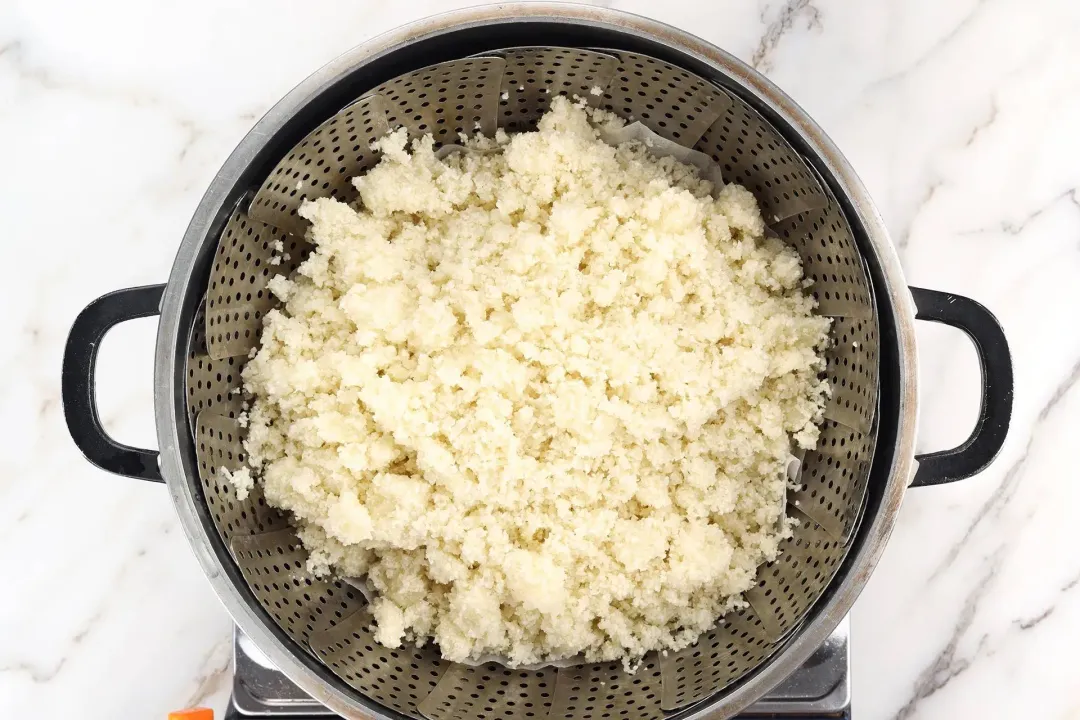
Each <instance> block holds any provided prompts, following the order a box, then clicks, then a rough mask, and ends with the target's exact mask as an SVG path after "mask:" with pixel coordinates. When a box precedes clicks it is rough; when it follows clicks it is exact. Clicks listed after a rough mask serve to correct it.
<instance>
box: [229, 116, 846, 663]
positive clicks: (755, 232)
mask: <svg viewBox="0 0 1080 720" xmlns="http://www.w3.org/2000/svg"><path fill="white" fill-rule="evenodd" d="M621 124H622V121H621V120H618V119H617V118H615V117H614V116H611V115H607V114H603V113H599V112H597V111H587V110H586V109H584V108H583V107H582V106H580V105H574V104H572V103H571V102H570V101H568V100H566V99H564V98H554V99H553V101H552V105H551V110H550V111H549V112H548V114H546V115H545V116H544V117H543V119H542V120H541V122H540V127H539V130H538V131H537V132H529V133H523V134H519V135H514V136H510V137H508V136H506V135H505V134H502V133H500V134H499V135H498V136H497V137H496V138H495V139H494V140H491V139H484V138H480V137H477V138H474V139H471V140H468V141H467V142H466V148H465V150H464V151H462V152H458V153H455V154H451V155H449V156H448V157H446V158H444V159H441V160H440V159H437V158H436V155H435V153H434V152H433V149H432V141H431V138H430V137H427V138H423V139H420V140H418V141H416V142H415V143H413V144H412V146H411V148H407V144H406V137H405V131H404V130H399V131H397V132H395V133H393V134H391V135H389V136H387V137H385V138H384V139H382V140H381V141H380V142H379V145H380V146H381V149H382V151H383V158H382V160H381V162H380V163H379V164H378V166H376V167H375V168H373V169H372V170H371V171H370V172H368V173H367V174H366V175H364V176H363V177H358V178H356V179H355V180H354V181H353V182H354V183H355V185H356V187H357V188H358V190H359V191H360V197H361V203H360V204H359V206H360V209H355V208H353V207H350V206H348V205H345V204H343V203H340V202H337V201H335V200H332V199H321V200H316V201H314V202H309V203H306V204H305V205H304V206H303V208H302V209H301V215H303V217H305V218H307V219H308V220H310V221H311V223H312V227H311V230H310V239H311V240H312V241H313V242H314V243H315V250H314V252H313V253H312V255H311V256H310V258H309V259H307V260H306V261H305V262H304V263H303V265H301V266H300V268H299V270H298V271H297V274H296V276H295V277H294V278H291V279H285V278H277V279H275V280H274V281H273V282H272V283H271V289H272V291H273V292H274V293H275V295H277V296H278V297H279V298H280V299H281V300H283V301H284V304H283V307H282V309H281V310H280V311H272V312H270V313H268V314H267V316H266V322H265V328H264V330H263V334H262V342H261V347H260V349H259V350H258V353H257V354H256V355H255V356H254V358H253V359H251V360H250V362H249V363H248V365H247V367H246V369H245V370H244V380H245V391H246V392H247V393H249V394H250V395H251V396H252V397H253V403H252V406H251V409H250V412H249V414H248V417H247V418H246V420H247V422H248V437H247V439H246V447H247V450H248V453H249V462H250V464H251V468H252V470H251V474H250V475H248V474H247V473H245V472H243V471H241V472H240V473H239V474H238V476H237V477H238V479H239V482H238V483H237V484H238V489H239V490H240V491H242V492H243V491H244V488H246V487H247V486H249V485H250V482H251V478H252V477H254V479H255V482H257V483H258V484H260V485H261V486H262V488H263V490H264V492H265V495H266V499H267V501H268V502H269V503H270V504H272V505H274V506H276V507H279V508H282V509H284V510H287V511H289V512H291V513H292V514H293V516H294V519H295V522H296V524H297V525H298V527H299V528H300V536H301V538H302V540H303V542H304V543H305V545H306V546H307V547H308V548H309V549H310V550H311V558H312V559H311V563H312V568H313V569H315V570H316V571H317V572H323V573H325V572H333V573H335V574H338V575H344V576H348V577H363V576H366V578H367V581H368V582H369V583H370V585H371V587H372V589H373V590H374V593H375V595H376V597H375V599H374V602H373V605H372V612H373V614H374V617H375V621H376V626H377V635H376V637H377V639H378V641H379V642H380V643H382V644H384V645H386V646H388V647H397V646H399V645H401V643H403V642H415V643H423V642H425V641H426V640H427V639H429V638H434V640H435V641H436V642H437V643H438V645H439V648H440V650H441V653H442V655H443V656H444V657H446V658H447V659H449V660H454V661H475V660H476V659H477V658H480V657H482V656H489V655H497V656H500V657H503V658H506V659H508V661H509V662H510V663H512V664H515V665H520V664H530V663H536V662H545V661H552V660H557V659H562V658H567V657H572V656H577V655H579V654H580V655H583V656H584V657H585V658H586V659H587V660H589V661H602V660H612V659H617V658H622V659H624V660H626V661H628V662H632V661H634V660H635V659H637V658H640V657H641V656H642V655H643V654H645V653H646V652H647V651H649V650H654V649H665V648H666V649H678V648H681V647H685V646H686V645H688V644H690V643H692V642H693V641H694V640H695V639H696V638H697V637H698V635H699V634H700V633H702V632H703V631H704V630H706V629H708V628H709V627H711V626H712V625H713V624H714V623H715V621H716V619H717V618H718V617H719V616H721V615H723V614H724V613H726V612H728V611H730V610H732V609H733V608H737V607H739V606H740V605H741V603H742V600H741V599H740V595H741V593H743V592H744V591H746V590H747V589H749V588H750V587H751V585H752V584H753V582H754V577H755V573H756V570H757V568H758V566H759V565H761V564H762V563H763V562H766V561H768V560H771V559H773V558H774V557H775V556H776V554H777V545H778V543H779V541H780V540H781V539H782V538H783V537H784V536H785V535H786V534H787V533H788V532H789V529H788V524H787V523H786V522H785V518H784V501H785V493H786V486H787V478H786V474H785V470H786V466H787V464H788V462H789V460H790V459H791V456H792V452H793V451H794V449H795V446H796V445H798V446H801V447H812V446H813V445H814V443H815V441H816V439H817V433H818V431H817V427H816V423H818V422H819V421H820V419H821V414H822V407H823V401H824V397H825V395H826V393H827V387H826V384H825V383H824V381H822V380H820V379H819V372H820V371H821V369H822V367H823V363H822V358H821V355H820V351H821V349H822V348H824V346H825V343H826V339H827V332H828V328H829V324H828V323H829V321H828V320H827V319H825V318H822V317H817V316H814V315H812V310H813V308H814V303H813V300H812V299H811V298H810V297H808V296H807V295H806V294H805V293H804V292H803V288H804V283H803V279H802V269H801V266H800V262H799V258H798V256H797V255H796V254H795V252H794V251H792V250H791V249H790V248H787V247H786V246H784V245H783V244H782V243H781V242H780V241H778V240H774V239H767V238H765V237H764V230H765V226H764V223H763V221H762V218H761V213H760V211H759V209H758V207H757V204H756V202H755V200H754V198H753V196H752V195H751V194H750V193H749V192H748V191H747V190H745V189H744V188H742V187H739V186H737V185H727V186H725V187H723V188H721V189H719V190H717V191H715V193H714V188H713V186H712V185H711V184H710V183H709V182H707V181H705V180H702V179H700V178H699V176H698V174H697V171H696V170H695V169H693V168H690V167H688V166H685V165H681V164H679V163H678V162H676V161H674V160H672V159H671V158H658V157H656V156H654V155H652V154H650V151H649V149H648V148H647V147H645V146H644V145H643V144H641V143H628V144H625V145H622V146H619V147H612V146H610V145H607V144H605V143H604V142H602V141H601V140H600V138H599V135H598V131H597V130H596V129H595V127H596V125H607V126H608V127H609V128H610V127H614V126H618V125H621Z"/></svg>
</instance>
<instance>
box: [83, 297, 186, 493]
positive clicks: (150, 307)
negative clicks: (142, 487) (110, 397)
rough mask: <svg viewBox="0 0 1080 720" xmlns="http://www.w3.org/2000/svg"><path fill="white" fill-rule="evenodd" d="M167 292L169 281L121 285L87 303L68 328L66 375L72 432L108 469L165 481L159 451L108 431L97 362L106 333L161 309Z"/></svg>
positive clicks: (89, 457)
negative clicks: (100, 399)
mask: <svg viewBox="0 0 1080 720" xmlns="http://www.w3.org/2000/svg"><path fill="white" fill-rule="evenodd" d="M164 292H165V286H164V285H145V286H143V287H136V288H128V289H127V290H117V291H116V292H112V293H109V294H108V295H102V296H101V297H99V298H98V299H97V300H95V301H94V302H92V303H90V304H89V305H87V306H86V307H85V308H83V311H82V312H81V313H79V316H78V317H77V318H75V322H74V323H73V324H72V326H71V332H69V333H68V339H67V345H66V346H65V347H64V366H63V371H62V379H61V396H62V397H63V402H64V418H65V419H66V420H67V426H68V432H69V433H71V439H72V440H74V441H75V444H76V445H78V446H79V449H80V450H82V453H83V455H85V456H86V459H87V460H89V461H90V462H92V463H93V464H94V465H97V466H98V467H99V468H101V469H102V470H108V471H109V472H112V473H116V474H117V475H127V476H128V477H133V478H141V479H143V480H153V481H154V482H163V480H162V477H161V470H160V469H158V453H157V451H156V450H141V449H139V448H133V447H130V446H128V445H124V444H122V443H118V442H116V441H115V440H113V439H112V438H111V437H109V436H108V435H107V434H106V433H105V428H104V427H102V425H101V418H100V417H98V409H97V393H96V388H95V382H94V366H95V365H96V364H97V353H98V348H99V347H100V346H101V339H102V338H103V337H105V333H107V332H108V331H109V330H110V329H112V328H113V327H114V326H116V325H119V324H120V323H122V322H125V321H127V320H136V319H138V318H144V317H150V316H151V315H157V314H159V312H160V311H159V310H158V304H159V303H160V302H161V295H162V293H164Z"/></svg>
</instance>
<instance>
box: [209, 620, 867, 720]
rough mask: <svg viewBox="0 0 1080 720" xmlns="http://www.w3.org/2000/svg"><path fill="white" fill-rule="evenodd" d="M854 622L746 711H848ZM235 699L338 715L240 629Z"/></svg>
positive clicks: (530, 709)
mask: <svg viewBox="0 0 1080 720" xmlns="http://www.w3.org/2000/svg"><path fill="white" fill-rule="evenodd" d="M849 626H850V623H849V621H848V620H847V619H844V620H843V621H842V622H841V623H840V625H839V626H837V628H836V630H835V631H834V632H833V633H832V635H830V636H829V637H828V638H827V639H826V640H825V642H824V643H822V645H821V647H820V648H818V649H817V651H815V652H814V654H813V655H811V656H810V658H809V659H808V660H807V661H806V664H805V665H803V666H802V667H800V668H798V669H797V670H796V671H795V672H794V673H792V674H791V676H790V677H788V678H786V679H785V680H784V681H783V682H781V683H780V684H779V685H777V686H776V687H775V688H774V689H772V690H771V691H770V692H769V693H768V694H767V695H766V696H765V697H763V698H762V699H761V700H759V701H758V702H756V703H754V704H753V705H752V706H750V707H749V708H747V709H746V711H745V712H743V713H742V716H744V717H769V716H772V717H791V718H804V720H805V719H808V718H818V717H820V718H826V717H837V716H841V715H842V714H843V713H845V712H846V711H847V710H848V709H849V708H850V705H851V674H850V659H849V650H848V648H849ZM500 682H501V681H500ZM500 687H501V686H500ZM540 690H541V691H542V690H543V689H542V688H541V689H540ZM666 690H667V688H665V691H666ZM585 697H589V696H585ZM517 701H518V714H517V715H516V717H519V718H530V717H535V716H536V715H537V714H538V712H539V711H541V710H542V709H543V708H545V707H550V703H551V700H550V699H548V698H547V697H544V696H543V695H542V694H537V695H536V696H535V697H534V696H531V695H528V694H527V693H526V697H522V696H521V695H520V693H519V697H518V698H517ZM229 702H230V705H231V706H232V708H233V709H235V710H236V711H238V712H241V713H243V714H244V715H248V716H255V717H278V718H281V719H282V720H285V719H286V718H290V717H291V718H297V717H299V716H306V717H311V718H316V717H326V716H330V715H332V711H331V710H329V709H328V708H327V707H326V706H325V705H322V704H321V703H318V702H315V701H314V700H312V699H311V698H310V697H309V696H307V695H306V694H305V693H304V691H303V690H301V689H300V688H299V687H297V686H296V685H295V684H294V683H293V682H291V681H290V680H289V679H288V678H287V677H286V676H285V674H284V673H282V672H281V671H280V670H278V669H277V668H275V667H274V666H273V665H272V664H271V663H270V661H269V660H267V659H266V656H265V655H263V653H262V652H261V651H260V650H259V649H258V648H257V647H255V646H254V643H252V642H251V640H250V639H248V638H247V637H244V635H243V633H241V632H240V631H239V630H236V631H235V632H234V633H233V680H232V697H231V698H230V701H229ZM530 713H531V714H530Z"/></svg>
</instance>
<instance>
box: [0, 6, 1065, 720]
mask: <svg viewBox="0 0 1080 720" xmlns="http://www.w3.org/2000/svg"><path fill="white" fill-rule="evenodd" d="M601 2H602V3H603V4H605V5H611V6H614V7H617V8H620V9H626V10H631V11H635V12H639V13H642V14H647V15H651V16H653V17H656V18H658V19H661V20H664V21H667V22H669V23H672V24H675V25H678V26H681V27H684V28H687V29H689V30H691V31H693V32H695V33H697V34H699V35H701V36H703V37H704V38H706V39H707V40H710V41H712V42H714V43H716V44H718V45H720V46H721V47H724V48H726V49H727V50H730V51H731V52H733V53H735V54H736V55H738V56H739V57H741V58H744V59H746V60H748V61H750V62H752V63H753V64H754V65H755V66H756V67H757V68H759V69H760V70H762V71H763V72H765V73H767V74H768V75H769V77H771V78H772V79H773V80H774V81H776V82H777V83H778V84H779V85H780V86H781V87H783V88H784V89H785V90H786V91H787V92H788V93H790V94H791V95H792V96H793V97H794V98H795V99H796V100H797V101H798V102H799V103H801V104H802V105H803V106H804V107H805V108H806V109H807V110H808V111H809V112H810V114H811V115H813V116H814V117H815V118H816V119H817V120H818V121H819V122H820V123H821V124H822V125H823V126H824V128H825V130H826V131H827V132H828V133H830V134H831V136H832V137H833V139H834V140H835V141H836V142H837V143H838V144H839V146H840V147H841V148H842V149H843V151H844V152H845V153H846V154H847V156H848V157H849V158H850V159H851V161H852V162H853V164H854V165H855V167H856V169H857V170H858V171H859V173H860V174H861V175H862V177H863V179H864V180H865V182H866V184H867V185H868V186H869V188H870V191H871V193H872V194H873V195H874V197H875V198H876V200H877V202H878V204H879V207H880V209H881V212H882V214H883V215H884V217H885V219H886V221H887V223H888V226H889V228H890V230H891V231H892V233H893V238H894V241H895V243H896V244H897V246H898V247H899V248H900V251H901V255H902V257H903V260H904V265H905V268H906V272H907V274H908V279H909V281H910V282H911V283H912V284H918V285H922V286H926V287H932V288H939V289H947V290H951V291H955V292H958V293H961V294H966V295H970V296H972V297H974V298H977V299H979V300H981V301H982V302H984V303H985V304H987V305H988V306H989V307H991V308H992V309H993V310H994V311H995V312H996V313H997V314H998V316H999V318H1000V319H1001V321H1002V322H1003V324H1004V325H1005V328H1006V332H1007V334H1008V336H1009V339H1010V342H1011V344H1012V349H1013V356H1014V360H1015V364H1016V406H1015V412H1014V418H1013V426H1012V434H1011V437H1010V439H1009V442H1008V444H1007V446H1006V448H1005V450H1004V452H1003V453H1002V455H1001V457H1000V458H999V459H998V461H997V462H996V463H995V464H994V465H993V466H992V467H991V468H990V469H989V470H987V471H986V472H984V473H983V474H982V475H980V476H979V477H977V478H973V479H971V480H968V481H965V482H961V483H957V484H955V485H952V486H947V487H939V488H927V489H920V490H917V491H912V492H910V493H909V494H908V496H907V498H906V500H905V502H904V507H903V509H902V512H901V516H900V519H899V525H898V527H897V530H896V532H895V534H894V536H893V538H892V540H891V541H890V544H889V546H888V549H887V551H886V553H885V556H884V559H883V560H882V562H881V564H880V566H879V567H878V569H877V571H876V572H875V574H874V575H873V577H872V579H871V581H870V583H869V586H868V587H867V588H866V590H865V592H864V593H863V595H862V596H861V598H860V599H859V601H858V603H857V605H856V608H855V611H854V615H853V629H852V632H853V643H854V654H853V666H854V710H855V713H856V715H855V717H856V720H871V719H877V718H897V720H903V719H905V718H919V719H929V718H954V717H961V718H975V717H979V718H1014V717H1019V716H1020V715H1021V713H1023V712H1024V711H1025V710H1035V711H1037V716H1038V717H1040V718H1048V719H1049V718H1080V669H1078V668H1080V657H1078V655H1080V653H1078V651H1077V647H1078V642H1077V638H1080V553H1077V552H1076V550H1075V545H1073V543H1075V542H1076V534H1075V532H1074V531H1073V530H1070V528H1075V527H1076V526H1074V525H1072V522H1075V520H1070V518H1071V517H1072V515H1073V513H1074V512H1076V508H1077V506H1078V505H1080V482H1077V478H1076V470H1075V466H1074V462H1073V458H1072V454H1073V451H1074V448H1073V443H1075V442H1077V430H1078V429H1080V391H1078V390H1077V388H1076V384H1077V380H1078V378H1080V361H1078V358H1080V330H1078V329H1077V325H1076V308H1077V307H1080V194H1078V193H1080V191H1078V187H1080V140H1078V139H1077V138H1078V135H1077V128H1080V45H1078V44H1077V41H1076V38H1078V37H1080V5H1077V3H1075V2H1072V1H1071V0H1041V1H1039V2H1028V1H1026V0H948V1H947V2H943V1H942V0H887V1H885V0H883V1H880V2H860V1H859V0H789V1H788V2H786V3H785V2H782V1H780V0H757V2H750V1H744V0H724V1H722V2H719V1H717V0H666V1H665V2H646V1H645V0H601ZM458 4H459V3H457V2H455V0H414V1H413V2H410V3H393V2H389V3H387V2H372V1H370V0H368V1H356V0H352V1H349V2H346V1H345V0H312V1H310V2H304V3H298V2H290V1H289V0H262V2H253V1H250V0H249V1H247V2H241V1H239V0H238V1H236V2H217V1H214V0H188V1H187V2H183V3H177V2H169V3H164V2H162V3H151V2H143V1H141V0H100V1H99V2H94V3H85V2H75V1H74V0H11V1H10V2H7V3H3V4H0V138H2V139H3V140H2V144H0V147H3V151H2V152H0V163H2V164H3V167H2V172H0V198H3V201H2V203H0V207H3V225H4V231H3V235H4V240H3V244H2V248H3V249H4V251H5V252H4V258H5V260H6V261H7V262H8V263H9V268H11V265H10V263H12V262H13V261H14V260H16V259H18V260H19V261H20V264H19V267H18V270H17V271H15V272H11V271H10V270H9V273H8V275H7V282H6V283H5V284H4V285H3V289H2V290H0V293H2V295H0V297H2V298H3V307H4V310H5V311H4V313H3V321H2V322H3V325H2V327H3V329H4V336H5V338H6V342H4V343H2V344H0V362H2V367H3V378H4V382H3V384H2V385H0V397H2V401H0V430H2V432H3V435H4V438H5V443H4V448H5V452H4V453H3V455H2V456H0V562H2V564H3V566H4V567H6V568H7V569H8V570H7V572H6V573H5V577H6V578H7V579H6V580H5V583H4V586H5V587H4V590H3V593H2V595H0V716H2V717H4V718H23V717H26V718H29V717H49V718H65V717H79V718H86V719H90V718H94V719H98V718H100V719H101V720H105V719H109V720H115V719H118V718H140V719H141V718H164V717H165V715H166V713H167V712H168V711H169V710H172V709H177V708H180V707H185V706H189V705H194V704H209V705H211V706H214V707H217V708H221V707H222V706H223V704H224V702H225V698H226V694H227V688H228V678H229V668H228V664H229V649H230V645H229V639H230V627H231V626H230V622H229V618H228V617H227V615H226V614H225V612H224V610H223V609H222V608H221V607H220V606H219V604H218V602H217V601H216V599H215V598H214V596H213V594H212V593H211V590H210V586H209V584H208V583H207V582H206V581H205V579H204V578H203V575H202V573H201V571H200V570H199V568H198V566H197V565H196V562H195V559H194V557H193V556H192V554H191V552H190V551H189V549H188V546H187V544H186V541H185V539H184V537H183V536H182V533H181V532H180V530H179V527H178V524H177V520H176V517H175V515H174V512H173V508H172V506H171V504H170V500H169V497H168V496H167V494H166V493H165V491H164V489H163V488H162V487H161V486H158V485H154V484H150V483H143V482H138V481H134V480H127V479H124V478H119V477H113V476H109V475H107V474H105V473H104V472H100V471H98V470H96V469H94V468H92V467H91V466H90V465H89V464H88V463H87V462H86V461H84V460H83V458H82V457H80V455H79V453H78V451H77V450H76V449H75V447H74V446H73V444H72V442H71V441H70V439H69V438H68V435H67V431H66V429H65V427H64V422H63V415H62V411H61V407H60V389H59V379H60V357H61V353H62V349H63V344H64V340H65V337H66V333H67V330H68V327H69V325H70V323H71V321H72V319H73V318H74V316H75V314H76V313H77V312H78V310H79V309H81V308H82V307H83V306H84V305H85V304H86V303H87V302H88V301H90V300H91V299H92V298H94V297H96V296H98V295H100V294H102V293H104V292H107V291H110V290H113V289H117V288H122V287H127V286H131V285H139V284H145V283H153V282H162V281H164V280H165V278H166V276H167V274H168V271H169V267H170V265H171V263H172V258H173V253H174V251H175V249H176V247H177V244H178V242H179V239H180V237H181V234H182V233H183V231H184V228H185V227H186V224H187V222H188V219H189V217H190V215H191V213H192V211H193V210H194V208H195V205H196V203H197V202H198V200H199V198H200V196H201V195H202V193H203V191H204V189H205V188H206V186H207V185H208V183H209V182H210V181H211V179H212V178H213V177H214V174H215V172H216V171H217V169H218V167H219V166H220V165H221V163H222V161H223V160H224V159H225V157H226V155H227V154H228V153H229V151H230V150H231V149H232V148H233V147H234V146H235V145H236V143H237V142H238V141H239V140H240V138H241V137H242V136H243V135H244V134H245V133H246V132H247V130H248V129H249V128H250V127H251V126H252V124H253V123H254V121H255V120H256V119H257V118H258V117H259V116H260V115H261V114H262V113H263V112H264V111H266V109H267V108H269V107H270V105H271V104H272V103H274V102H275V101H276V100H277V99H278V98H279V97H281V96H282V95H283V94H284V93H285V92H287V91H288V90H289V89H290V88H291V87H292V86H293V85H294V84H295V83H297V82H298V81H300V80H301V79H302V78H303V77H304V76H305V75H307V74H308V73H309V72H311V71H313V70H314V69H316V68H318V67H319V66H320V65H322V64H323V63H324V62H326V61H327V60H329V59H331V58H332V57H334V56H335V55H337V54H338V53H340V52H342V51H344V50H345V49H347V48H349V47H350V46H352V45H354V44H356V43H359V42H361V41H363V40H365V39H367V38H369V37H371V36H372V35H374V34H376V33H378V32H381V31H383V30H386V29H389V28H391V27H393V26H395V25H398V24H400V23H403V22H405V21H408V20H411V19H414V18H418V17H420V16H422V15H426V14H430V13H433V12H436V11H439V10H444V9H448V8H450V7H452V6H455V5H458ZM462 4H464V3H462ZM154 330H155V321H154V320H153V319H148V320H142V321H137V322H134V323H129V324H128V325H125V326H122V327H120V328H118V329H117V330H116V331H115V332H113V333H111V334H110V336H109V338H108V339H107V340H106V341H105V343H104V346H103V349H102V353H101V359H100V363H99V368H100V369H99V379H98V386H99V394H100V402H101V409H102V415H103V417H104V420H105V423H106V425H107V427H108V428H109V429H110V430H112V431H113V432H114V433H115V435H116V436H117V437H119V438H120V439H122V440H125V441H127V442H129V443H132V444H136V445H144V446H151V447H152V446H153V444H154V436H153V424H152V413H153V411H152V407H151V406H152V401H151V379H152V367H151V366H152V358H153V333H154ZM919 331H920V341H921V348H920V352H921V359H920V371H921V378H922V393H923V395H922V400H923V407H922V415H921V421H922V425H921V431H920V448H921V449H922V450H933V449H940V448H944V447H947V446H951V445H954V444H956V443H957V442H958V441H960V440H962V439H963V437H964V436H965V435H966V434H967V431H968V429H969V428H970V427H971V425H972V423H973V420H974V417H975V414H976V405H977V397H978V381H977V368H976V365H975V361H974V353H973V352H972V351H971V349H970V346H969V345H968V344H967V342H966V340H964V339H963V338H962V337H961V336H960V334H959V333H958V332H956V331H951V330H949V329H947V328H939V327H920V330H919Z"/></svg>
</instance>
